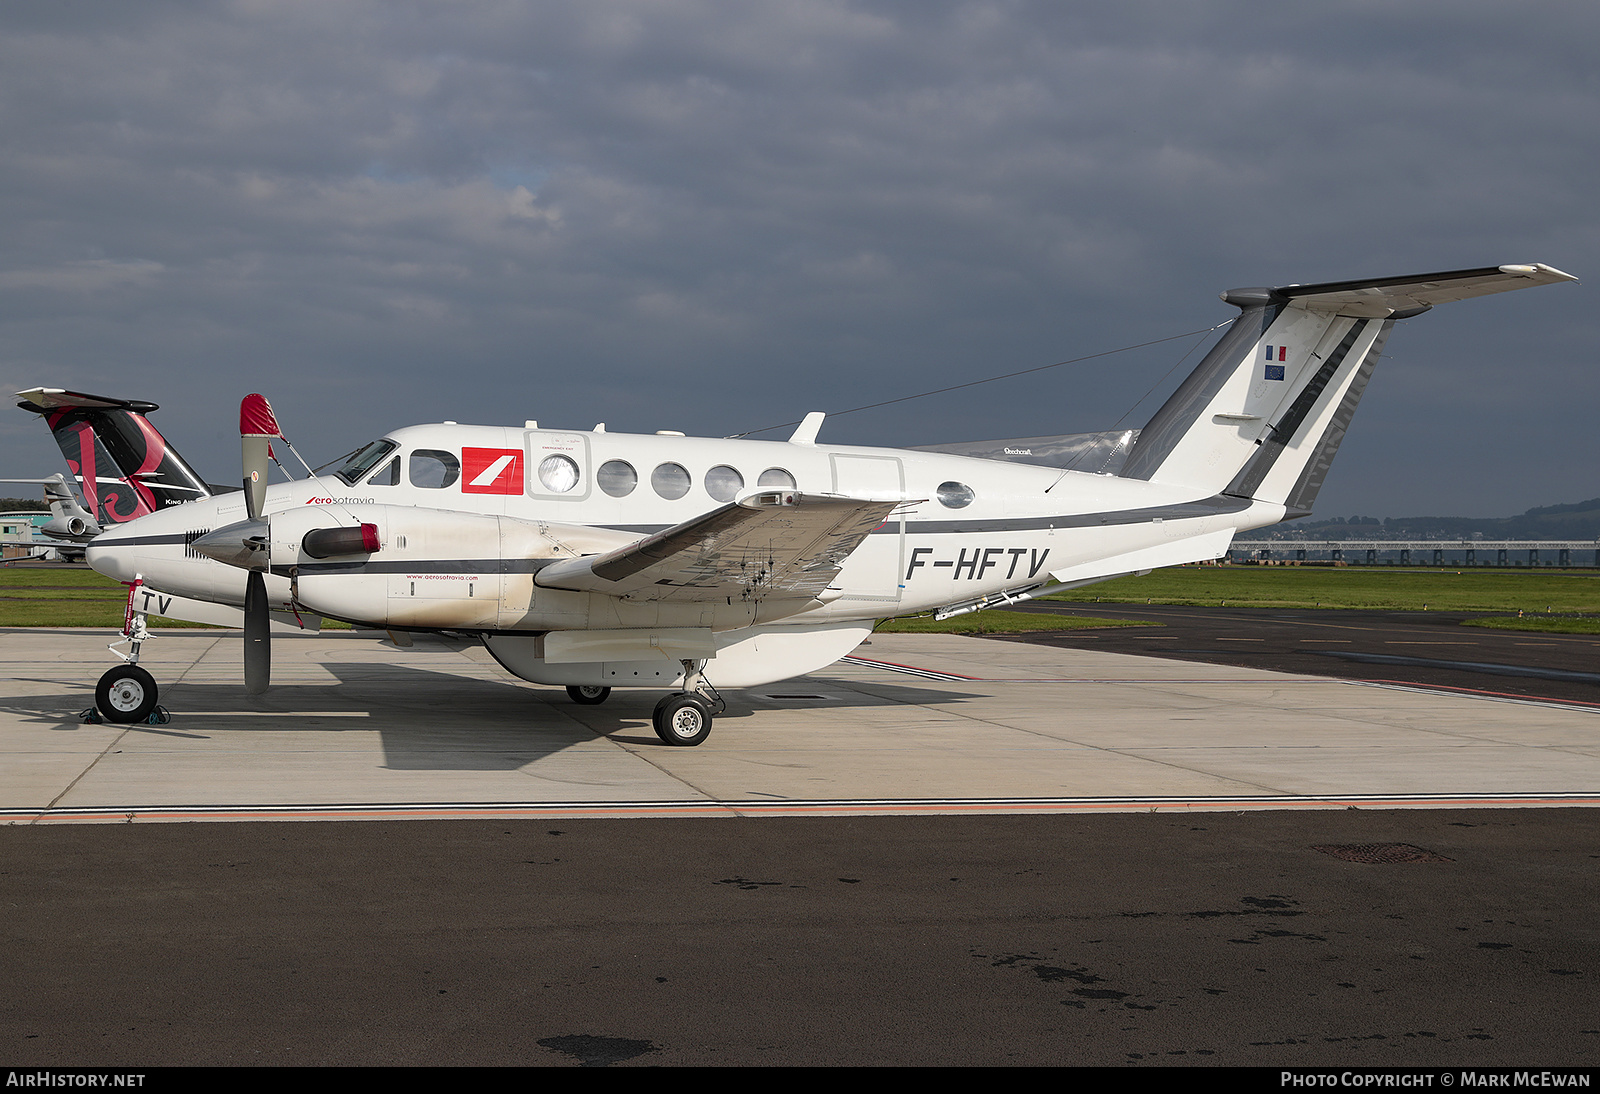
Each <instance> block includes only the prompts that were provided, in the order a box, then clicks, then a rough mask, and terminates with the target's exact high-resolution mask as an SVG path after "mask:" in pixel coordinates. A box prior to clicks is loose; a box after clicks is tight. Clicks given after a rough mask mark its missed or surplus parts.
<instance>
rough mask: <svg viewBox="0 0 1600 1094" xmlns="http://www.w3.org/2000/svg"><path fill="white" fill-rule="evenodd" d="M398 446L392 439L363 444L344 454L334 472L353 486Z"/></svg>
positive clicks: (345, 482)
mask: <svg viewBox="0 0 1600 1094" xmlns="http://www.w3.org/2000/svg"><path fill="white" fill-rule="evenodd" d="M399 447H400V446H399V445H397V444H395V443H394V442H393V441H373V442H372V443H371V444H367V445H363V446H362V447H360V448H358V449H356V450H355V451H354V452H352V453H350V455H348V456H346V457H345V458H344V462H343V465H342V466H341V467H340V468H339V470H337V471H335V472H334V474H335V475H338V476H339V478H341V479H343V480H344V484H345V485H346V486H354V485H355V484H356V482H357V481H358V480H360V478H361V476H362V475H365V474H366V473H367V472H368V471H371V470H372V469H373V468H374V467H376V466H377V465H378V461H379V460H381V459H383V458H384V457H385V456H387V455H388V454H389V453H391V452H393V451H394V450H395V449H396V448H399ZM317 470H319V471H320V470H321V468H318V469H317Z"/></svg>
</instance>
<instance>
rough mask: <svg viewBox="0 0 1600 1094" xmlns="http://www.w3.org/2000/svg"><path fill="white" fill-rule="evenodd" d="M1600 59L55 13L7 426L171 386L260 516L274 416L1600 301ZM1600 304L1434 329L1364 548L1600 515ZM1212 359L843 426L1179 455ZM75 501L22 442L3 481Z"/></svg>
mask: <svg viewBox="0 0 1600 1094" xmlns="http://www.w3.org/2000/svg"><path fill="white" fill-rule="evenodd" d="M1597 54H1600V5H1596V4H1593V3H1538V2H1523V3H1517V4H1508V3H1504V2H1500V0H1449V2H1438V3H1435V2H1426V0H1422V2H1404V0H1388V2H1363V0H1321V2H1319V3H1315V4H1310V3H1306V4H1283V3H1247V2H1237V3H1229V2H1205V0H1197V2H1196V0H1190V2H1177V0H1173V2H1144V3H1141V2H1137V0H1123V2H1121V3H1118V4H1101V3H1096V4H1089V3H1068V2H1063V0H1055V2H1045V3H1027V2H1010V3H1008V2H990V3H961V2H948V3H941V2H936V0H916V2H907V3H870V2H845V0H779V2H774V3H763V2H759V0H737V2H726V3H725V2H721V0H582V2H572V3H542V2H512V0H450V2H444V0H440V2H432V3H424V2H414V0H413V2H407V0H370V2H369V0H232V2H224V0H216V2H208V0H118V2H116V3H109V4H108V3H102V2H77V0H42V2H32V0H7V2H6V3H5V4H4V6H0V142H3V144H0V232H3V238H4V241H5V245H4V247H3V248H0V385H5V386H3V388H0V390H3V391H4V392H11V391H15V390H18V389H21V388H25V387H30V386H38V385H45V386H54V387H67V388H74V389H77V390H83V391H89V392H94V393H98V394H105V395H112V396H118V397H123V398H141V399H150V400H153V401H155V402H158V403H160V404H162V410H161V411H159V412H158V413H156V414H155V415H154V417H153V420H154V421H155V423H156V424H157V425H158V426H159V427H160V428H161V429H162V430H163V432H164V433H165V434H166V435H167V437H168V438H169V439H170V440H171V441H173V443H174V444H175V445H176V446H177V447H178V448H179V449H180V451H182V452H183V453H184V454H185V455H186V456H187V457H188V458H189V459H190V461H191V462H192V463H194V464H195V465H196V466H197V467H198V469H199V470H200V471H201V472H202V473H203V474H205V475H206V476H207V477H208V478H210V479H212V480H213V481H222V482H231V481H234V480H235V479H236V477H237V475H238V462H239V450H238V442H237V433H236V432H235V429H236V425H237V412H236V411H237V407H238V401H239V398H240V396H242V395H243V394H245V393H247V392H250V391H256V390H259V391H262V392H264V393H266V394H267V395H268V397H269V398H270V399H271V400H272V402H273V404H274V406H275V407H276V408H277V410H278V415H279V419H280V421H281V423H282V424H283V427H284V430H285V432H286V433H287V434H288V436H289V437H290V439H291V440H293V441H294V442H295V443H296V444H297V445H298V447H299V448H300V449H301V450H302V451H303V452H305V453H307V454H308V456H310V457H314V458H320V459H324V460H325V459H331V458H332V457H334V456H337V455H339V454H340V453H342V452H344V451H347V450H348V449H351V448H354V447H356V446H357V445H359V444H360V443H362V442H364V441H366V440H369V439H371V438H372V437H375V436H377V435H379V434H381V433H383V432H384V431H385V430H388V429H393V428H396V427H399V426H402V425H408V424H412V423H415V422H422V421H438V420H441V419H453V420H459V421H462V422H474V423H488V424H502V423H503V424H520V423H521V422H522V421H523V419H525V418H536V419H538V420H539V421H540V422H541V424H544V425H554V426H562V427H575V428H588V427H590V426H592V425H593V424H594V423H595V422H597V421H605V422H607V423H608V426H609V428H610V429H611V430H613V431H619V430H629V431H644V432H648V431H653V430H656V429H680V430H684V431H687V432H689V433H693V434H702V435H711V436H723V435H727V434H730V433H734V432H742V431H745V430H750V429H756V428H759V427H762V426H767V425H773V424H776V423H782V422H789V421H792V420H794V419H797V418H799V417H801V416H802V415H803V414H804V413H805V412H806V411H809V410H827V411H839V410H844V409H848V408H850V407H855V406H859V405H862V404H866V403H872V402H876V401H879V400H883V399H889V398H894V397H896V396H899V395H906V394H911V393H914V392H917V391H921V390H925V389H929V388H936V387H941V386H946V385H949V384H953V383H960V382H962V381H965V380H971V379H978V378H981V377H984V376H988V375H993V374H996V373H1004V372H1011V371H1016V370H1019V369H1025V368H1031V367H1034V366H1038V365H1044V364H1049V363H1051V362H1054V361H1061V360H1065V359H1068V358H1073V357H1078V356H1082V355H1085V354H1090V353H1098V352H1101V351H1104V350H1110V349H1115V348H1118V347H1120V346H1125V345H1129V344H1132V343H1138V342H1145V341H1149V340H1151V339H1157V338H1164V337H1167V336H1170V335H1176V334H1181V333H1183V332H1186V331H1194V330H1199V329H1203V328H1206V327H1210V326H1212V325H1213V324H1216V323H1219V322H1222V321H1223V320H1226V319H1227V318H1229V317H1230V316H1232V315H1234V314H1236V312H1235V310H1234V309H1233V308H1231V307H1229V306H1227V305H1225V304H1223V303H1222V302H1221V301H1220V300H1218V299H1217V293H1218V292H1219V291H1221V290H1223V289H1227V288H1231V287H1234V286H1240V285H1262V284H1285V283H1290V282H1302V283H1305V282H1314V281H1325V280H1339V279H1346V278H1356V277H1363V276H1381V275H1389V274H1404V273H1417V272H1425V271H1435V270H1446V269H1453V268H1459V267H1472V266H1484V265H1497V264H1500V263H1507V262H1534V261H1538V262H1545V263H1549V264H1550V265H1553V266H1556V267H1558V268H1560V269H1564V270H1567V271H1568V272H1570V273H1574V274H1577V275H1578V276H1580V277H1587V278H1588V279H1589V282H1590V283H1591V284H1592V283H1593V282H1594V280H1595V279H1597V278H1600V238H1597V237H1600V233H1597V230H1596V224H1597V220H1596V212H1595V202H1596V180H1597V178H1600V170H1597V168H1600V154H1597V153H1600V139H1597V137H1600V56H1597ZM1593 291H1594V290H1593V289H1592V288H1591V287H1590V285H1589V284H1585V285H1562V286H1553V287H1549V288H1540V289H1532V290H1528V291H1525V292H1516V293H1510V294H1506V295H1503V296H1498V297H1494V298H1490V299H1486V300H1479V301H1469V302H1465V303H1461V304H1452V305H1448V306H1445V307H1441V308H1439V309H1436V310H1435V311H1433V312H1432V313H1430V314H1428V315H1425V316H1422V317H1420V318H1418V319H1415V320H1411V321H1409V322H1406V323H1403V324H1401V325H1400V326H1399V327H1398V328H1397V330H1396V331H1395V334H1394V336H1393V337H1392V338H1391V339H1390V340H1389V343H1388V346H1387V350H1386V352H1387V355H1388V358H1387V359H1386V360H1385V361H1384V362H1383V363H1382V364H1381V365H1380V367H1379V369H1378V372H1377V375H1376V377H1375V378H1374V380H1373V382H1372V384H1371V386H1370V387H1369V388H1368V391H1367V396H1366V399H1365V400H1364V401H1363V403H1362V405H1361V409H1360V411H1359V413H1358V414H1357V415H1356V419H1355V423H1354V427H1353V429H1352V431H1351V433H1350V436H1349V438H1348V439H1347V441H1346V442H1345V445H1344V448H1343V449H1342V450H1341V452H1340V455H1339V459H1338V461H1337V462H1336V463H1335V464H1334V468H1333V472H1332V474H1331V475H1330V477H1329V479H1328V484H1327V487H1326V488H1325V489H1324V491H1323V493H1322V495H1321V498H1320V499H1319V501H1318V505H1317V510H1318V512H1317V515H1318V517H1327V516H1349V515H1352V514H1356V513H1360V514H1371V515H1375V516H1399V515H1410V514H1421V513H1437V514H1448V515H1503V514H1509V513H1513V512H1520V511H1522V510H1524V509H1526V508H1528V507H1529V506H1532V505H1544V504H1550V503H1553V502H1566V501H1576V500H1581V499H1585V498H1590V497H1594V496H1596V495H1600V481H1597V478H1600V477H1597V476H1596V474H1595V468H1596V449H1597V447H1600V446H1597V437H1596V432H1597V431H1596V428H1595V419H1596V410H1597V408H1600V375H1597V370H1596V368H1595V353H1594V350H1595V347H1596V345H1597V344H1600V341H1597V336H1600V321H1597V319H1596V309H1595V307H1594V305H1593V303H1592V301H1591V294H1592V292H1593ZM1210 337H1213V338H1214V337H1215V335H1212V336H1210ZM1195 341H1196V339H1188V340H1184V341H1174V342H1167V343H1164V344H1162V345H1159V346H1154V347H1151V348H1148V349H1145V350H1140V351H1137V352H1131V353H1126V354H1120V355H1117V356H1114V357H1110V358H1104V359H1101V360H1099V361H1095V362H1090V363H1087V364H1083V365H1075V366H1068V367H1063V368H1060V369H1053V370H1050V371H1047V372H1043V373H1039V374H1036V375H1034V376H1031V377H1027V378H1024V379H1021V380H1012V381H1004V382H1000V383H995V384H989V385H985V386H983V387H979V388H975V389H969V390H967V391H963V392H959V393H954V394H950V395H943V396H937V397H934V398H929V399H922V400H917V401H915V402H911V403H906V404H901V405H898V406H895V407H890V408H885V409H882V410H876V411H869V412H864V413H859V414H851V415H846V416H843V417H838V418H833V419H830V420H829V422H828V423H827V424H826V425H825V426H824V428H823V432H822V436H821V439H822V440H823V441H825V442H827V441H833V442H838V443H851V444H919V443H935V442H939V441H955V440H969V439H979V438H1001V437H1012V436H1030V435H1040V434H1050V433H1065V432H1076V431H1084V430H1093V429H1105V428H1111V427H1112V426H1114V425H1118V424H1121V425H1142V424H1143V422H1144V420H1145V419H1146V418H1148V417H1149V415H1150V413H1151V412H1153V411H1154V409H1155V407H1156V406H1158V405H1159V402H1160V400H1161V399H1162V398H1164V397H1165V395H1166V394H1167V393H1169V392H1170V391H1171V390H1172V388H1173V387H1175V386H1176V384H1177V382H1178V381H1179V380H1180V379H1181V378H1182V376H1183V375H1184V374H1185V373H1186V372H1187V371H1188V369H1189V368H1190V367H1191V366H1192V364H1193V363H1194V362H1195V361H1196V360H1198V357H1199V353H1198V352H1195V353H1194V354H1193V355H1192V356H1190V357H1188V358H1187V360H1185V361H1182V363H1181V364H1180V360H1182V359H1183V357H1184V355H1185V354H1186V353H1188V352H1189V351H1190V350H1191V349H1192V348H1193V347H1194V344H1195ZM1174 366H1177V367H1176V368H1175V367H1174ZM1169 373H1170V374H1169ZM1163 378H1165V379H1163ZM1152 387H1156V388H1157V391H1156V393H1155V394H1154V395H1152V396H1149V397H1148V398H1144V397H1145V396H1146V393H1147V392H1148V391H1150V389H1151V388H1152ZM1141 398H1143V399H1144V401H1143V402H1142V403H1141V402H1140V400H1141ZM1135 404H1138V405H1137V406H1135ZM786 435H787V433H786V432H785V431H779V432H773V433H766V434H762V436H765V437H772V438H774V439H782V438H783V437H785V436H786ZM62 467H63V464H62V461H61V459H60V455H59V453H58V452H57V450H56V449H55V446H54V444H53V443H51V441H50V440H49V438H48V435H47V434H46V432H45V430H44V429H43V428H42V426H40V425H38V424H36V420H35V419H32V418H31V417H29V416H28V415H25V414H24V413H23V412H21V411H17V410H9V411H7V410H0V473H4V474H9V475H39V474H50V473H53V472H55V471H57V470H60V469H62Z"/></svg>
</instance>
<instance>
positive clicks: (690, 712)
mask: <svg viewBox="0 0 1600 1094" xmlns="http://www.w3.org/2000/svg"><path fill="white" fill-rule="evenodd" d="M704 668H705V662H704V661H684V662H683V686H684V689H685V690H683V691H679V692H675V693H673V694H672V695H668V696H667V697H666V698H664V699H662V700H661V702H659V703H657V704H656V711H655V715H654V717H653V719H652V720H653V722H654V724H655V729H656V736H657V737H660V738H661V739H662V740H663V741H665V742H666V743H667V744H669V745H679V746H683V747H690V746H693V745H697V744H699V743H700V742H701V741H704V740H705V739H706V738H707V737H709V736H711V721H712V719H713V718H714V717H715V716H716V715H718V714H721V713H722V712H723V711H724V710H726V709H727V704H726V703H724V702H723V701H722V696H720V695H718V694H717V689H716V688H714V687H712V686H711V682H710V681H709V680H707V679H706V677H705V673H704V671H703V670H704Z"/></svg>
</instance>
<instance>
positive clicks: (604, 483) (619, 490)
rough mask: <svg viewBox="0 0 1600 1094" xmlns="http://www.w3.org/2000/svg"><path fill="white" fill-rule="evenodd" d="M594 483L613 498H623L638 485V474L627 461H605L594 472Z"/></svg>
mask: <svg viewBox="0 0 1600 1094" xmlns="http://www.w3.org/2000/svg"><path fill="white" fill-rule="evenodd" d="M594 481H595V482H597V483H599V484H600V489H602V490H604V491H605V492H606V493H608V494H610V495H611V496H612V497H614V498H625V497H627V496H628V495H629V494H631V493H633V488H634V487H635V486H638V485H639V472H637V471H635V470H634V469H633V464H631V463H629V462H628V461H627V460H607V461H606V462H605V463H603V464H601V465H600V470H599V471H597V472H595V476H594Z"/></svg>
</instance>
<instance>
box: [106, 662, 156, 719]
mask: <svg viewBox="0 0 1600 1094" xmlns="http://www.w3.org/2000/svg"><path fill="white" fill-rule="evenodd" d="M156 696H157V688H156V681H155V677H153V676H151V675H150V674H149V673H148V672H145V671H144V669H142V668H140V667H139V666H138V665H122V666H120V667H118V668H114V669H112V670H110V671H109V672H107V673H106V674H105V675H104V676H102V677H100V682H99V683H98V684H96V685H95V686H94V705H95V706H97V707H99V708H100V713H101V714H103V715H105V719H106V721H108V722H124V723H127V722H142V721H144V720H145V719H147V718H149V717H150V712H151V711H153V710H155V709H156Z"/></svg>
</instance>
